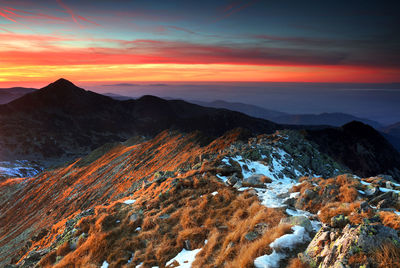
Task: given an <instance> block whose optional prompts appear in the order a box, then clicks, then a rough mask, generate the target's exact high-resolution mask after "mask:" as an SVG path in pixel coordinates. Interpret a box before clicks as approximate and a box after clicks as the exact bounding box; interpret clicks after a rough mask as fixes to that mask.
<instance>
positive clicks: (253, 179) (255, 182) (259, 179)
mask: <svg viewBox="0 0 400 268" xmlns="http://www.w3.org/2000/svg"><path fill="white" fill-rule="evenodd" d="M267 182H272V180H271V178H268V177H267V176H265V175H263V174H254V175H251V176H250V177H248V178H244V179H243V185H246V186H253V187H263V188H264V187H265V183H267Z"/></svg>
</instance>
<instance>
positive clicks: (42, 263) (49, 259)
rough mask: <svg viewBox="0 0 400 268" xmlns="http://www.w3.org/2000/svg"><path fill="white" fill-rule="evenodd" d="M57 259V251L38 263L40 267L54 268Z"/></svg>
mask: <svg viewBox="0 0 400 268" xmlns="http://www.w3.org/2000/svg"><path fill="white" fill-rule="evenodd" d="M56 258H57V253H56V252H55V251H53V252H50V253H49V254H47V255H46V256H45V257H44V258H43V259H41V260H40V262H39V263H38V265H39V267H52V265H53V263H55V261H56Z"/></svg>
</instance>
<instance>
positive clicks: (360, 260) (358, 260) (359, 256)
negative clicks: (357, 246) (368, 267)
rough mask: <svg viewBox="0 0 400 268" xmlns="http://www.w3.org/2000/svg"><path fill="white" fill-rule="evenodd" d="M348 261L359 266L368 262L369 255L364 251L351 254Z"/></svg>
mask: <svg viewBox="0 0 400 268" xmlns="http://www.w3.org/2000/svg"><path fill="white" fill-rule="evenodd" d="M348 263H349V265H351V266H352V267H359V266H361V265H363V264H365V263H368V257H367V255H365V254H364V253H361V252H358V253H356V254H354V255H352V256H350V258H349V261H348Z"/></svg>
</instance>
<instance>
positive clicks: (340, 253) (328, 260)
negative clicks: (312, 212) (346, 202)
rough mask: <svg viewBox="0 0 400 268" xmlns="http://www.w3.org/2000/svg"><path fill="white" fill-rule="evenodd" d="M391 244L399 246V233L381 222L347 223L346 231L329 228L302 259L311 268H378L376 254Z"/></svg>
mask: <svg viewBox="0 0 400 268" xmlns="http://www.w3.org/2000/svg"><path fill="white" fill-rule="evenodd" d="M340 223H343V222H340ZM387 243H390V244H393V245H395V246H397V247H398V246H400V238H399V236H398V234H397V231H396V230H394V229H392V228H389V227H386V226H384V225H382V224H381V223H379V222H377V223H365V224H360V225H351V224H347V225H346V226H345V227H344V228H343V227H342V225H341V224H340V225H337V224H332V225H325V226H323V227H322V228H321V229H320V230H319V232H318V233H317V234H316V235H315V237H314V239H313V240H312V241H311V243H310V244H309V245H308V247H307V249H306V251H305V252H304V253H302V254H300V257H301V259H302V260H303V261H304V262H306V263H309V264H310V265H311V267H321V268H328V267H349V266H350V267H377V266H378V265H379V263H377V260H376V259H374V257H373V256H374V253H375V252H376V251H381V250H382V247H383V246H384V245H385V244H387ZM356 265H357V266H356Z"/></svg>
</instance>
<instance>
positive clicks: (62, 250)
mask: <svg viewBox="0 0 400 268" xmlns="http://www.w3.org/2000/svg"><path fill="white" fill-rule="evenodd" d="M70 251H71V246H70V244H69V241H66V242H65V243H64V244H62V245H61V246H59V247H58V249H57V251H56V252H57V256H65V255H67V254H68V253H69V252H70Z"/></svg>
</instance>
